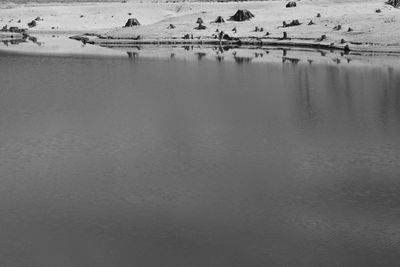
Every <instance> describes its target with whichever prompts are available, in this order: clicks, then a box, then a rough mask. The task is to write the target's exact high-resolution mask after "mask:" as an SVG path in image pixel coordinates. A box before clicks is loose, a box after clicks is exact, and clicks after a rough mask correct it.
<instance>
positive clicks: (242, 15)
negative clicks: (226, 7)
mask: <svg viewBox="0 0 400 267" xmlns="http://www.w3.org/2000/svg"><path fill="white" fill-rule="evenodd" d="M251 18H254V15H253V14H252V13H251V12H250V11H248V10H247V9H239V10H238V11H236V13H235V15H233V16H232V17H230V18H229V20H233V21H245V20H249V19H251Z"/></svg>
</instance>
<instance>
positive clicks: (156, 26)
mask: <svg viewBox="0 0 400 267" xmlns="http://www.w3.org/2000/svg"><path fill="white" fill-rule="evenodd" d="M285 4H286V1H262V2H258V1H254V2H253V1H250V2H174V3H168V2H160V3H154V2H151V3H140V2H126V3H124V2H94V3H88V2H74V3H29V4H12V5H10V7H8V8H3V9H0V18H1V19H0V26H4V25H8V26H9V27H10V26H14V27H20V28H23V27H26V24H27V23H29V22H30V21H31V20H32V19H34V18H35V17H39V18H40V19H39V20H38V21H37V25H36V26H35V27H32V28H27V31H26V33H27V34H28V35H29V36H33V37H37V36H41V35H44V34H48V35H54V36H56V35H61V34H68V36H69V37H70V38H72V39H75V40H78V41H81V42H82V43H83V44H86V43H87V44H93V45H98V46H101V47H109V48H122V47H125V48H127V49H129V48H130V47H134V46H142V45H153V46H158V45H171V46H175V45H205V46H207V45H213V46H236V47H241V48H246V47H250V48H264V47H272V46H273V47H293V48H307V49H315V50H326V51H331V50H334V51H339V52H341V53H344V54H348V53H350V54H355V53H359V54H364V55H366V56H368V54H390V55H396V56H397V55H400V36H399V35H397V34H394V33H396V32H398V31H400V9H396V8H393V7H391V6H388V5H385V4H384V1H382V2H376V1H371V0H366V1H360V0H352V1H348V2H342V1H338V0H334V1H328V0H321V1H318V2H314V1H312V0H302V1H298V2H297V4H298V5H297V7H294V8H286V7H285ZM238 9H248V10H249V11H251V12H252V13H253V14H254V16H255V17H254V18H251V19H250V20H247V21H243V22H236V21H230V20H228V18H229V17H230V16H231V15H233V14H234V13H235V12H236V10H238ZM378 9H379V10H380V12H379V13H377V12H376V10H378ZM317 14H321V15H320V16H317ZM217 16H221V17H222V18H224V19H225V23H213V20H215V18H216V17H217ZM129 18H137V19H138V21H139V22H140V23H141V25H140V26H134V27H123V26H124V24H125V22H126V21H127V20H128V19H129ZM198 18H202V20H203V21H204V23H203V25H204V26H205V29H204V30H196V29H194V28H195V27H196V25H197V24H196V19H198ZM292 20H299V22H300V24H299V25H296V26H292V27H282V21H286V22H288V21H292ZM311 21H312V24H310V22H311ZM171 24H172V25H174V27H173V28H169V26H168V25H171ZM338 26H340V27H338ZM257 28H262V29H263V30H262V31H257ZM233 29H235V31H233ZM236 29H237V30H236ZM220 32H224V34H226V35H227V36H228V37H227V39H228V40H225V39H220V38H218V37H217V35H218V34H219V33H220ZM6 35H7V33H0V41H2V40H3V41H4V40H11V39H12V41H14V42H15V41H16V40H18V36H16V35H15V36H13V38H10V36H8V37H5V36H6ZM185 36H191V38H190V39H188V38H187V37H185ZM19 38H20V39H21V38H23V36H21V35H19ZM399 60H400V58H399Z"/></svg>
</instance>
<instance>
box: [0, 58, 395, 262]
mask: <svg viewBox="0 0 400 267" xmlns="http://www.w3.org/2000/svg"><path fill="white" fill-rule="evenodd" d="M0 58H1V60H0V72H1V74H0V129H1V130H0V215H1V216H0V265H1V266H59V267H62V266H173V267H177V266H229V267H232V266H297V267H299V266H307V267H310V266H398V263H399V260H400V179H399V178H400V86H399V85H400V70H399V69H396V68H387V67H385V68H384V67H382V68H379V67H373V66H365V67H360V66H358V67H354V66H341V65H332V64H330V65H325V64H311V65H309V64H282V63H248V64H246V63H245V64H237V63H235V62H234V61H232V62H218V61H212V60H201V61H197V60H174V59H140V58H138V59H135V60H129V59H128V57H126V59H125V58H113V57H95V56H89V57H80V56H44V55H41V56H35V55H17V54H13V53H2V54H1V55H0Z"/></svg>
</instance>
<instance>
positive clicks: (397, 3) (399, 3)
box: [386, 0, 400, 7]
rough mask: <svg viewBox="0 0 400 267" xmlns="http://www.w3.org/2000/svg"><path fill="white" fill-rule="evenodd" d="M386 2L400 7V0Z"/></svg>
mask: <svg viewBox="0 0 400 267" xmlns="http://www.w3.org/2000/svg"><path fill="white" fill-rule="evenodd" d="M386 4H387V5H391V6H394V7H400V0H388V1H387V2H386Z"/></svg>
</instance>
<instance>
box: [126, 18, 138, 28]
mask: <svg viewBox="0 0 400 267" xmlns="http://www.w3.org/2000/svg"><path fill="white" fill-rule="evenodd" d="M139 25H140V23H139V21H138V20H137V19H135V18H131V19H128V21H127V22H126V23H125V26H124V27H133V26H139Z"/></svg>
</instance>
